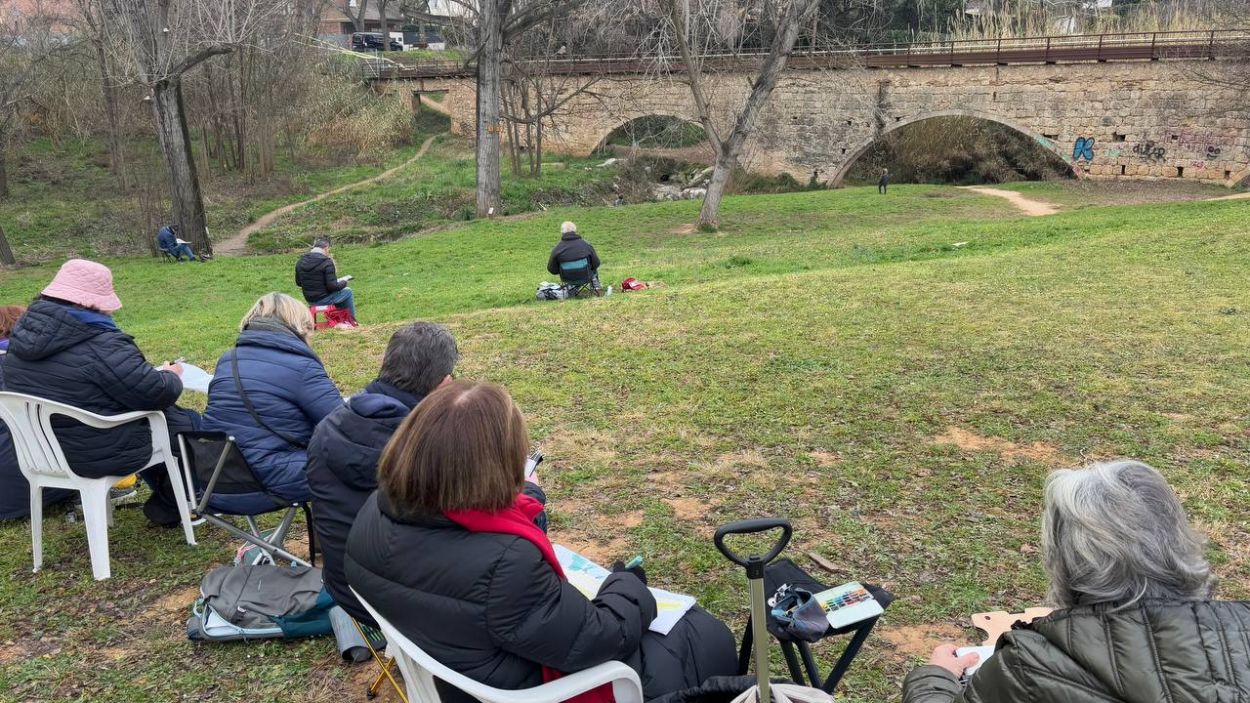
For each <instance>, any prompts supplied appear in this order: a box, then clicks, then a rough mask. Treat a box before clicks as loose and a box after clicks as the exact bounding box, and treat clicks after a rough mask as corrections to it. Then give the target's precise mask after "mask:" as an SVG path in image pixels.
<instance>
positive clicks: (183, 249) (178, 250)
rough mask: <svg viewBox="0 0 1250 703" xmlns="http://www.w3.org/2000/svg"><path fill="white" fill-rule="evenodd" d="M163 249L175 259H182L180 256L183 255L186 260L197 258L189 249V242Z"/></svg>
mask: <svg viewBox="0 0 1250 703" xmlns="http://www.w3.org/2000/svg"><path fill="white" fill-rule="evenodd" d="M165 251H166V252H168V253H169V255H170V256H172V257H174V260H175V261H182V257H184V256H185V257H187V261H197V260H198V259H196V258H195V252H194V251H192V250H191V245H190V244H179V245H178V246H176V247H174V248H173V249H166V250H165Z"/></svg>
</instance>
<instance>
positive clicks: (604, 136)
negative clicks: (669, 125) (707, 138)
mask: <svg viewBox="0 0 1250 703" xmlns="http://www.w3.org/2000/svg"><path fill="white" fill-rule="evenodd" d="M652 117H660V118H665V119H670V120H674V121H676V122H681V123H683V124H685V125H693V126H695V127H698V128H699V129H700V130H702V129H703V125H702V124H700V123H699V120H698V119H697V118H692V117H690V116H689V115H683V114H681V113H680V111H678V110H640V111H638V112H636V113H634V114H631V115H629V116H627V117H623V118H619V119H616V120H613V121H612V122H611V123H610V126H609V127H608V128H607V129H600V130H599V131H598V132H597V133H596V134H595V139H594V147H593V148H594V150H596V151H597V150H598V149H600V148H602V147H603V146H604V145H605V144H606V142H607V140H608V138H609V137H611V136H612V135H613V134H614V133H616V132H617V131H618V130H620V129H621V128H622V127H625V126H627V125H629V124H632V123H634V122H637V121H639V120H644V119H647V118H652Z"/></svg>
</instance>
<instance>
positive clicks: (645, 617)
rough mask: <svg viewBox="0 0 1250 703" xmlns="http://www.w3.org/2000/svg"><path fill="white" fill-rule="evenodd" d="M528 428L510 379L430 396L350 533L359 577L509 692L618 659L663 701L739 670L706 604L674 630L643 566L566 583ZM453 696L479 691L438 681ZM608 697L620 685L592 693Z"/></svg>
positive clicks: (355, 578) (451, 655) (394, 447)
mask: <svg viewBox="0 0 1250 703" xmlns="http://www.w3.org/2000/svg"><path fill="white" fill-rule="evenodd" d="M528 448H529V436H528V433H527V431H526V428H525V420H524V418H523V417H522V416H521V412H520V410H519V409H518V408H517V407H516V405H515V404H514V403H513V402H512V398H511V397H510V396H509V395H508V392H507V391H505V390H504V389H503V388H501V387H499V386H495V385H490V384H480V385H475V384H473V383H467V382H463V381H461V382H455V383H451V384H447V385H445V386H443V387H442V388H440V389H439V390H437V391H435V392H433V393H431V394H430V395H429V396H428V397H427V398H426V399H425V400H424V401H422V402H421V404H420V405H418V406H417V408H416V410H414V411H413V413H412V414H411V415H410V416H409V417H408V419H407V420H405V421H404V424H403V425H402V426H401V427H400V428H399V430H398V431H397V432H396V433H395V436H394V438H392V440H391V442H390V444H389V445H388V446H387V448H386V451H385V453H384V454H383V456H382V460H381V462H380V464H379V466H378V490H377V492H376V493H375V494H374V495H373V496H372V497H370V498H369V501H368V502H366V503H365V505H364V507H363V508H362V509H361V511H360V514H359V515H358V516H357V518H356V522H355V524H354V526H353V527H352V531H351V534H350V536H349V537H348V540H347V554H346V559H345V567H346V572H347V579H348V581H349V582H350V583H351V585H352V586H353V587H354V588H355V589H356V591H357V592H359V593H360V595H361V596H363V597H364V599H365V600H366V601H368V602H369V604H370V605H372V606H373V607H374V608H376V609H377V610H378V612H379V613H381V615H382V616H383V617H384V618H386V619H387V620H388V621H390V622H391V624H393V625H394V626H395V627H396V628H397V629H399V630H400V631H401V632H403V633H404V634H405V635H406V636H407V637H409V638H410V639H412V641H413V642H415V643H416V644H417V645H418V646H420V647H421V648H422V649H423V650H425V651H426V652H427V653H429V654H430V655H431V656H433V657H434V658H435V659H438V660H439V661H440V662H442V663H443V664H444V665H446V666H448V667H450V668H452V669H454V670H456V671H459V672H460V673H462V674H464V675H466V676H468V677H470V678H472V679H476V680H477V681H480V682H482V683H485V684H487V685H490V686H494V687H496V688H503V689H511V690H515V689H522V688H529V687H532V686H538V685H540V684H542V683H543V682H545V681H550V680H552V679H553V678H555V677H558V676H560V675H562V674H567V673H572V672H575V671H580V670H583V669H587V668H590V667H592V666H595V665H597V664H601V663H603V662H606V661H611V660H619V661H623V662H625V663H626V664H629V665H630V666H631V667H633V668H634V669H635V670H637V671H638V673H639V675H640V677H641V679H642V684H643V693H644V695H645V696H646V698H648V699H651V698H655V697H658V696H661V695H663V694H665V693H669V692H672V691H675V690H679V689H683V688H688V687H691V686H696V685H698V684H700V683H702V682H703V681H704V680H705V679H707V678H708V677H710V676H724V675H732V674H735V673H736V669H737V661H736V651H735V644H734V639H733V635H732V634H731V633H730V632H729V629H728V628H727V627H725V625H724V624H722V623H721V622H719V621H718V620H716V619H715V618H714V617H712V616H711V615H709V614H708V613H707V612H705V611H703V610H701V609H699V608H695V609H693V610H691V611H690V612H689V613H687V615H686V616H685V617H684V618H682V620H681V622H679V623H678V625H677V626H676V627H674V628H673V630H672V631H671V632H670V633H669V634H668V635H666V636H661V635H658V634H656V633H654V632H650V631H648V629H647V626H648V625H649V624H650V622H651V621H652V620H653V619H654V618H655V615H656V604H655V599H654V598H653V597H652V596H651V593H650V591H648V590H647V587H646V583H645V582H644V580H643V575H642V573H641V569H635V570H633V571H620V572H618V573H614V574H612V575H611V576H610V577H608V579H607V580H606V581H605V582H604V583H603V585H602V587H601V588H600V589H599V593H598V594H597V595H596V597H595V599H594V600H589V599H587V598H586V597H585V596H583V595H582V594H581V592H580V591H578V590H577V589H576V588H574V587H573V586H572V585H571V584H569V582H568V581H566V580H565V579H564V575H563V573H562V571H561V569H560V565H559V563H558V562H557V561H556V558H555V554H554V551H553V550H552V547H551V542H550V541H549V540H548V539H547V535H546V534H545V533H544V532H543V531H542V530H541V529H539V528H538V527H536V526H535V525H534V522H533V519H534V517H535V516H537V515H538V513H539V512H540V511H541V510H542V507H543V506H542V504H541V503H539V502H538V501H537V500H534V499H533V498H530V497H529V496H527V495H524V494H523V493H522V486H523V484H524V478H525V477H524V471H525V469H524V466H525V457H526V453H527V452H528ZM439 686H440V687H439V692H440V694H441V695H442V697H443V700H444V701H446V702H447V703H460V702H462V701H464V702H467V701H471V700H473V699H471V698H469V697H468V696H466V695H465V694H463V693H461V692H459V691H456V690H453V689H451V688H450V687H448V686H445V685H443V684H442V682H439ZM578 700H579V703H608V701H610V700H611V692H610V690H609V689H607V688H605V689H600V690H597V691H593V692H591V693H590V694H586V695H585V696H583V697H579V699H578Z"/></svg>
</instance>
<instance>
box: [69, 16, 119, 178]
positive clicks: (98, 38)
mask: <svg viewBox="0 0 1250 703" xmlns="http://www.w3.org/2000/svg"><path fill="white" fill-rule="evenodd" d="M106 1H107V0H74V7H75V9H76V10H77V11H78V17H77V19H78V25H79V27H78V29H79V32H80V33H81V34H82V36H84V37H85V38H86V40H87V42H88V43H90V44H91V48H92V51H93V52H94V55H95V59H96V67H97V70H98V71H99V75H100V90H101V95H102V97H103V98H104V117H105V123H106V132H105V137H106V141H107V144H108V152H109V171H110V172H111V173H112V174H113V175H114V176H116V177H117V178H118V180H119V181H120V183H121V185H122V187H123V188H128V187H129V177H128V174H127V173H126V161H125V153H124V152H123V150H122V143H121V142H122V138H121V117H120V112H119V110H118V106H117V93H118V86H117V85H115V84H114V83H113V81H112V80H111V76H112V75H113V74H114V73H115V71H113V69H112V64H111V61H110V58H109V53H108V46H107V44H106V42H107V40H108V33H107V29H106V21H107V18H106V17H105V15H104V12H105V8H104V4H105V2H106Z"/></svg>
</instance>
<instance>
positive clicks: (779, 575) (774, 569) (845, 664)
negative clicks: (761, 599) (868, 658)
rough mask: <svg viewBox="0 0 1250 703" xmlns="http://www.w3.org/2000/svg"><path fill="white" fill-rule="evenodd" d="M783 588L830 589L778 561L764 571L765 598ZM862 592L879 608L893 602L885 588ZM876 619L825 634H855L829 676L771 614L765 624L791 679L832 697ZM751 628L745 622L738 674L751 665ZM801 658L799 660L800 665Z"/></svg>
mask: <svg viewBox="0 0 1250 703" xmlns="http://www.w3.org/2000/svg"><path fill="white" fill-rule="evenodd" d="M782 584H789V585H790V586H792V587H795V586H797V587H799V588H803V589H805V590H807V591H809V592H810V593H820V592H821V591H825V590H828V589H829V587H828V586H826V585H825V584H823V583H820V582H819V581H817V580H816V579H814V578H812V576H811V575H810V574H808V573H807V572H806V571H804V570H803V569H802V568H801V567H800V566H798V565H797V564H795V563H794V562H793V561H791V560H789V559H778V560H777V561H774V562H772V563H771V564H769V565H768V566H767V567H765V568H764V593H765V594H772V593H776V592H777V589H778V588H780V587H781V585H782ZM864 588H866V589H868V592H869V593H871V594H872V596H873V598H876V599H877V602H878V603H880V604H881V607H882V608H888V607H890V604H891V603H893V602H894V594H892V593H890V592H889V591H887V590H885V589H884V588H880V587H878V586H875V585H873V584H868V583H865V584H864ZM879 617H880V616H877V617H875V618H869V619H868V620H864V621H862V622H856V623H852V624H850V625H847V626H846V627H842V628H838V629H836V630H835V629H833V628H832V627H830V628H829V630H828V631H827V632H825V635H824V637H832V636H834V635H846V634H851V633H854V634H852V635H851V640H850V642H847V644H846V648H845V649H843V650H842V655H841V656H840V657H838V661H837V662H836V663H835V664H834V665H833V669H831V670H830V672H829V674H828V676H821V674H820V670H819V668H818V667H817V666H816V658H815V657H814V656H813V655H812V650H811V646H810V645H808V643H807V642H804V641H802V640H796V639H791V638H789V637H787V636H786V634H785V633H784V631H782V629H781V628H780V627H779V626H778V625H777V623H776V622H775V621H774V620H773V616H772V613H771V612H769V614H768V616H767V618H765V621H766V625H767V629H768V633H769V634H770V635H772V636H773V637H774V638H776V640H777V641H778V642H780V643H781V653H782V655H784V656H785V660H786V666H787V668H789V670H790V678H792V679H793V680H794V681H796V682H798V683H800V684H805V685H808V686H812V687H813V688H819V689H823V690H824V691H825V692H826V693H830V694H832V693H833V690H834V689H835V688H837V686H838V682H839V681H841V680H842V677H843V675H845V674H846V670H847V669H849V668H850V666H851V662H853V661H854V660H855V657H856V656H857V655H858V654H859V650H860V648H862V647H863V646H864V642H865V641H866V640H867V639H868V635H869V634H870V633H871V632H872V628H873V626H874V625H876V624H877V619H878V618H879ZM751 624H752V623H751V620H750V619H748V620H747V626H746V631H745V632H743V634H742V646H741V648H740V649H739V651H738V670H739V673H740V674H745V673H746V672H747V665H748V664H749V663H750V658H751V649H752V645H753V641H752V640H753V639H754V636H753V635H752V629H751ZM800 658H801V659H802V661H801V663H800ZM804 673H806V675H807V676H806V678H804Z"/></svg>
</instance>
